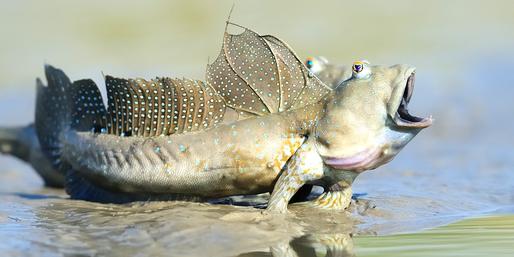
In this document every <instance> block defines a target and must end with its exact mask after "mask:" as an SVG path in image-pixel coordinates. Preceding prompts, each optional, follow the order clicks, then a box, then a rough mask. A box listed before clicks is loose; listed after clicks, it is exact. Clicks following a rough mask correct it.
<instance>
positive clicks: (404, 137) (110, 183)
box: [36, 28, 431, 213]
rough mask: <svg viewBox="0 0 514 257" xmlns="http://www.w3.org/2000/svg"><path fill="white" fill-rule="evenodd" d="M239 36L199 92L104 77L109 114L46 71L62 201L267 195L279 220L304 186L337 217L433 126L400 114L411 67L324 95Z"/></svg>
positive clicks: (47, 144)
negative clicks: (369, 175) (360, 184)
mask: <svg viewBox="0 0 514 257" xmlns="http://www.w3.org/2000/svg"><path fill="white" fill-rule="evenodd" d="M243 29H244V32H243V33H241V34H239V35H231V34H228V33H227V32H226V33H225V36H224V41H223V47H222V51H221V53H220V56H219V57H218V58H217V59H216V61H215V62H214V63H212V64H210V65H209V66H208V68H207V78H206V82H201V81H193V80H186V79H182V80H180V79H169V78H157V79H155V80H151V81H146V80H141V79H136V80H124V79H116V78H114V77H111V76H106V81H107V82H106V85H107V97H108V109H107V110H106V109H105V107H104V106H103V102H102V99H101V95H100V92H99V90H98V88H97V87H96V85H95V84H94V82H92V81H91V80H80V81H75V82H72V81H71V80H70V79H69V78H68V77H67V76H66V75H65V74H64V73H63V72H62V71H61V70H59V69H55V68H53V67H51V66H47V67H46V70H45V71H46V72H45V73H46V76H47V82H48V86H44V85H43V84H42V82H41V81H39V80H38V97H37V103H36V106H37V108H36V129H37V135H38V138H39V141H40V142H41V149H42V150H43V152H44V153H45V155H46V156H47V157H48V158H49V159H50V160H51V161H52V163H53V165H54V166H55V167H57V168H58V169H59V170H61V171H64V172H67V185H66V187H67V191H68V192H69V193H70V194H71V197H72V198H76V199H85V200H92V201H100V202H125V201H131V200H144V199H159V198H161V197H159V196H167V195H186V196H197V197H200V198H215V197H224V196H230V195H239V194H256V193H263V192H272V193H271V198H270V200H269V204H268V207H267V211H269V212H277V213H284V212H286V211H287V205H288V203H289V201H290V199H291V197H292V196H293V195H294V194H295V193H296V192H297V191H298V190H299V189H300V188H301V187H302V186H304V185H309V184H310V185H320V186H323V187H325V189H326V191H325V193H324V194H323V195H321V196H320V197H319V198H318V199H316V200H314V201H313V202H312V204H313V205H314V206H317V207H320V208H329V209H345V208H346V207H347V206H348V204H349V202H350V197H351V184H352V183H353V181H354V179H355V178H356V177H357V176H358V175H359V174H360V173H361V172H363V171H365V170H370V169H375V168H377V167H379V166H380V165H382V164H384V163H386V162H388V161H390V160H391V159H392V158H393V157H394V156H395V155H396V154H397V153H398V152H399V151H400V150H401V149H402V148H403V147H404V146H405V145H406V144H407V143H408V142H409V141H410V140H411V139H412V138H413V137H414V136H415V135H416V134H417V133H418V132H420V131H421V130H422V129H423V128H425V127H428V126H430V124H431V119H421V118H417V117H414V116H412V115H410V114H409V113H408V111H407V104H408V102H409V100H410V97H411V95H412V88H413V80H414V68H413V67H410V66H405V65H395V66H390V67H384V66H369V65H368V64H367V63H364V62H358V63H359V64H358V65H359V66H356V65H357V64H354V65H353V66H352V70H353V72H352V77H351V78H350V79H347V80H345V81H344V82H342V83H341V84H340V85H339V86H337V87H335V88H334V89H331V88H330V87H328V86H326V85H325V84H324V83H323V82H321V81H320V80H319V79H318V77H317V76H313V75H312V73H311V72H309V70H308V69H307V67H305V65H303V64H302V62H301V61H300V59H299V58H298V57H297V56H296V54H295V53H294V52H293V51H292V50H291V48H290V47H289V46H288V45H287V44H286V43H284V42H283V41H281V40H279V39H277V38H276V37H273V36H260V35H259V34H257V33H256V32H253V31H251V30H249V29H246V28H243ZM206 92H208V93H207V94H206ZM136 108H137V109H136ZM168 114H170V115H169V117H168V116H167V115H168ZM156 196H157V197H156ZM161 199H162V198H161Z"/></svg>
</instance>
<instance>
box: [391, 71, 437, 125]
mask: <svg viewBox="0 0 514 257" xmlns="http://www.w3.org/2000/svg"><path fill="white" fill-rule="evenodd" d="M415 77H416V74H415V72H414V71H413V72H412V73H411V75H410V76H409V78H407V81H406V85H405V89H404V91H403V95H402V101H401V102H400V106H398V110H396V115H395V117H394V122H395V123H396V125H398V126H400V127H409V128H426V127H429V126H430V125H432V122H433V119H432V116H429V117H427V118H421V117H417V116H414V115H412V114H410V113H409V109H408V105H409V102H410V100H411V98H412V93H413V92H414V80H415Z"/></svg>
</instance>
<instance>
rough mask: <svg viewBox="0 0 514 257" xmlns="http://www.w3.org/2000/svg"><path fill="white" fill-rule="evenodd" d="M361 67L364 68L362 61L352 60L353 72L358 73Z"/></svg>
mask: <svg viewBox="0 0 514 257" xmlns="http://www.w3.org/2000/svg"><path fill="white" fill-rule="evenodd" d="M363 69H364V63H362V62H354V63H353V66H352V70H353V71H354V72H355V73H359V72H361V71H362V70H363Z"/></svg>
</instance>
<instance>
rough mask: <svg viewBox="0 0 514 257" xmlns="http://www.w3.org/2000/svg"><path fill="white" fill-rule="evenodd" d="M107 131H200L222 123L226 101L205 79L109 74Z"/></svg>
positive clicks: (131, 133)
mask: <svg viewBox="0 0 514 257" xmlns="http://www.w3.org/2000/svg"><path fill="white" fill-rule="evenodd" d="M105 81H106V87H107V100H108V115H107V121H106V124H107V133H109V134H115V135H120V136H145V137H148V136H159V135H170V134H177V133H183V132H187V131H196V130H201V129H205V128H209V127H212V126H213V125H215V124H217V123H219V122H221V121H222V120H223V116H224V114H225V108H226V105H225V101H224V100H223V98H222V97H221V96H220V95H219V94H218V93H216V91H214V90H213V89H212V88H211V87H209V86H208V85H206V84H205V83H204V82H202V81H198V80H186V79H171V78H156V79H153V80H144V79H121V78H114V77H112V76H106V78H105Z"/></svg>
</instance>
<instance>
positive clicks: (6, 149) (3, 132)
mask: <svg viewBox="0 0 514 257" xmlns="http://www.w3.org/2000/svg"><path fill="white" fill-rule="evenodd" d="M21 129H22V128H18V127H0V153H2V154H15V153H16V152H17V150H19V146H18V145H19V143H20V142H19V140H18V135H19V133H20V130H21Z"/></svg>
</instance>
